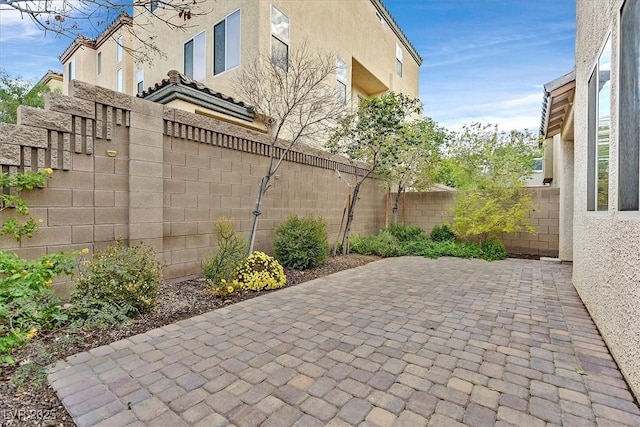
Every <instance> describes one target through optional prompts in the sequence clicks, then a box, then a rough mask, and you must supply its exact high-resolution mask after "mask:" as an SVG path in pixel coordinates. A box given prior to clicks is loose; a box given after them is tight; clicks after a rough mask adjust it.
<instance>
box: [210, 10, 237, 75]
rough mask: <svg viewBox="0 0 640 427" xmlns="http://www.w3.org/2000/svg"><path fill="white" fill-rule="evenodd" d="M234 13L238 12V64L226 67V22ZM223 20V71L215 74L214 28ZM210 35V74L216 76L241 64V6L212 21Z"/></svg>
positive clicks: (227, 57)
mask: <svg viewBox="0 0 640 427" xmlns="http://www.w3.org/2000/svg"><path fill="white" fill-rule="evenodd" d="M235 13H239V14H240V15H239V20H238V22H239V26H238V64H237V65H234V66H233V67H231V68H227V63H228V61H229V55H228V53H229V49H228V43H227V41H228V40H229V37H228V34H229V32H228V28H229V26H228V24H227V22H226V21H227V19H228V18H229V17H230V16H231V15H233V14H235ZM223 21H224V22H225V24H224V71H221V72H219V73H217V74H216V32H215V28H216V26H217V25H218V24H220V23H221V22H223ZM211 37H212V42H211V53H212V55H211V75H212V76H214V77H217V76H221V75H223V74H225V73H226V72H228V71H231V70H233V69H234V68H238V67H239V66H240V64H242V10H241V8H238V9H236V10H234V11H233V12H231V13H229V14H228V15H226V16H225V17H224V18H222V19H220V20H219V21H216V22H214V24H213V26H212V27H211Z"/></svg>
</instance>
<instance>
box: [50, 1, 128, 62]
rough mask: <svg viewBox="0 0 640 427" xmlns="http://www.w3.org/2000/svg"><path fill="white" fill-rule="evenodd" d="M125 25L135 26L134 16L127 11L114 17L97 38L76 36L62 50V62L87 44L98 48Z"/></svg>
mask: <svg viewBox="0 0 640 427" xmlns="http://www.w3.org/2000/svg"><path fill="white" fill-rule="evenodd" d="M123 26H128V27H132V26H133V18H132V17H131V15H129V14H128V13H127V12H122V13H121V14H120V15H118V17H117V18H116V19H114V20H113V22H112V23H111V24H109V25H108V26H107V28H105V29H104V31H102V32H101V33H100V34H99V35H98V37H96V38H95V39H92V38H90V37H87V36H83V35H81V34H80V35H78V36H76V38H75V40H73V42H71V44H70V45H69V46H67V48H66V49H65V50H64V52H62V55H60V62H62V63H63V64H64V63H65V62H66V61H67V60H68V59H69V58H70V57H71V55H73V54H74V53H75V52H76V51H77V50H78V49H79V48H80V47H82V46H87V47H90V48H91V49H98V48H99V47H100V46H102V43H104V42H105V41H106V40H108V39H109V37H111V36H112V35H113V33H115V32H116V31H118V30H119V29H120V28H122V27H123Z"/></svg>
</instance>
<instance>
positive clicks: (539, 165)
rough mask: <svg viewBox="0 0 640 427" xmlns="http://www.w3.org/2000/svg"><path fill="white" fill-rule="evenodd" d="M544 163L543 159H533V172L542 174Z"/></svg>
mask: <svg viewBox="0 0 640 427" xmlns="http://www.w3.org/2000/svg"><path fill="white" fill-rule="evenodd" d="M543 166H544V163H543V161H542V157H536V158H535V159H533V172H537V173H541V172H542V170H543Z"/></svg>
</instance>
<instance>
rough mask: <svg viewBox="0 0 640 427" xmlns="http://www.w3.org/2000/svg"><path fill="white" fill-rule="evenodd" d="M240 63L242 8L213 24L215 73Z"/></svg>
mask: <svg viewBox="0 0 640 427" xmlns="http://www.w3.org/2000/svg"><path fill="white" fill-rule="evenodd" d="M238 65H240V9H238V10H236V11H235V12H233V13H232V14H231V15H229V16H227V17H225V18H224V19H223V20H222V21H220V22H218V23H217V24H215V25H214V26H213V75H214V76H215V75H217V74H220V73H223V72H225V71H227V70H230V69H232V68H234V67H237V66H238Z"/></svg>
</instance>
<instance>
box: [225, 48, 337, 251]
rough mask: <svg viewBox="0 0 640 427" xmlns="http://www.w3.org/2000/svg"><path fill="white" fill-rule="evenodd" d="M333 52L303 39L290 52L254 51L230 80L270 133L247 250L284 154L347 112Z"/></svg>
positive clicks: (320, 135) (319, 137)
mask: <svg viewBox="0 0 640 427" xmlns="http://www.w3.org/2000/svg"><path fill="white" fill-rule="evenodd" d="M335 73H336V56H335V55H330V54H323V53H320V52H317V51H312V50H311V49H310V48H309V47H308V45H307V44H306V43H303V44H302V46H300V47H298V48H296V49H295V50H294V51H293V53H292V54H291V55H290V56H289V57H284V58H283V57H274V58H270V57H267V56H258V57H257V58H256V59H255V60H254V61H253V62H252V63H250V64H248V65H247V66H243V70H242V71H241V73H240V75H239V77H238V78H237V79H236V81H235V83H234V86H235V90H236V91H237V93H238V94H239V96H238V97H239V98H241V99H242V100H243V101H245V102H247V103H249V104H250V105H252V106H253V108H254V111H255V113H256V117H257V118H258V119H259V120H261V121H263V123H264V124H265V127H266V129H267V133H268V135H269V144H270V147H269V164H268V166H267V170H266V172H265V174H264V176H263V177H262V179H261V180H260V184H259V186H258V195H257V198H256V206H255V209H254V211H253V223H252V226H251V234H250V236H249V252H251V251H253V247H254V243H255V237H256V230H257V225H258V217H259V216H260V215H261V214H262V201H263V198H264V194H265V193H266V192H267V191H268V190H269V188H271V185H272V183H271V180H272V179H273V177H274V175H275V174H276V172H277V171H278V169H279V168H280V166H282V162H283V161H284V159H285V157H286V156H287V154H288V153H289V152H290V151H291V150H292V149H293V148H294V147H295V146H296V145H298V144H300V143H311V142H313V141H322V142H324V141H325V140H326V139H325V138H328V137H329V135H330V132H331V130H332V128H333V126H334V125H335V124H336V123H337V120H338V119H339V118H340V117H341V116H342V115H343V113H344V112H345V108H346V106H345V104H343V103H342V102H340V100H339V98H338V96H337V95H336V89H335V85H336V83H335V78H332V76H334V75H335Z"/></svg>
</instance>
